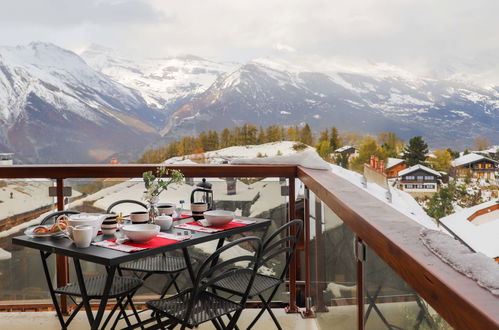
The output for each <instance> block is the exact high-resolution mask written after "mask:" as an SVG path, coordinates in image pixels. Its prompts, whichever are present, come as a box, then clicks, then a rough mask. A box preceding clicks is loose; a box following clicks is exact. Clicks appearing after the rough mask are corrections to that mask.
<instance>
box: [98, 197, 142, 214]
mask: <svg viewBox="0 0 499 330" xmlns="http://www.w3.org/2000/svg"><path fill="white" fill-rule="evenodd" d="M120 204H137V205H140V206H142V207H143V208H144V209H146V210H147V205H146V204H144V203H142V202H140V201H136V200H134V199H121V200H119V201H116V202H114V203H112V204H111V205H109V207H108V208H107V210H106V213H111V211H112V210H113V208H114V207H115V206H117V205H120Z"/></svg>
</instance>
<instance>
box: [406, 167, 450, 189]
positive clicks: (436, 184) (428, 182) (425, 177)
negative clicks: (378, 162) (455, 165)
mask: <svg viewBox="0 0 499 330" xmlns="http://www.w3.org/2000/svg"><path fill="white" fill-rule="evenodd" d="M441 176H442V175H441V174H440V173H439V172H437V171H435V170H432V169H431V168H428V167H426V166H423V165H414V166H412V167H409V168H406V169H405V170H402V171H400V172H399V179H398V187H399V189H400V190H403V191H405V192H407V193H409V194H411V195H412V196H414V197H423V196H431V195H433V194H434V193H436V192H437V191H438V189H439V188H440V178H441Z"/></svg>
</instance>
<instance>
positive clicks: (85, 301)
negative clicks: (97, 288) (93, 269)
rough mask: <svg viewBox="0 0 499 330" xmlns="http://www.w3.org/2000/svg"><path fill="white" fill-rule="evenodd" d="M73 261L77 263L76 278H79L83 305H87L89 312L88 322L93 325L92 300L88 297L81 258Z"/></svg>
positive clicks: (86, 309) (87, 311)
mask: <svg viewBox="0 0 499 330" xmlns="http://www.w3.org/2000/svg"><path fill="white" fill-rule="evenodd" d="M73 263H74V265H75V272H76V278H77V279H78V286H79V287H80V292H81V299H82V301H83V306H84V307H85V313H87V319H88V323H90V325H93V324H94V316H93V314H92V309H91V307H90V300H89V299H88V295H87V288H86V287H85V280H84V279H83V272H82V270H81V265H80V260H79V259H76V258H74V259H73Z"/></svg>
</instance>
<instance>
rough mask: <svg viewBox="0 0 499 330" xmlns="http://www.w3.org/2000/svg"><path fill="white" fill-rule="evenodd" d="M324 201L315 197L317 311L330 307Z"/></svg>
mask: <svg viewBox="0 0 499 330" xmlns="http://www.w3.org/2000/svg"><path fill="white" fill-rule="evenodd" d="M323 218H324V214H323V213H322V202H321V201H320V200H319V199H318V198H316V199H315V244H314V251H315V253H314V266H315V274H314V275H315V276H314V280H315V290H314V291H315V294H314V297H315V311H316V312H327V311H328V309H327V307H326V304H325V303H324V290H325V289H326V279H325V275H326V270H325V265H326V261H325V260H324V250H325V246H324V234H323V232H322V221H323Z"/></svg>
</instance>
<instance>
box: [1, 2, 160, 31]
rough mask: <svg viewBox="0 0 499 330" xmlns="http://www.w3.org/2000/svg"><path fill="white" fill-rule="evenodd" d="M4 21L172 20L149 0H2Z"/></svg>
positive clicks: (95, 22)
mask: <svg viewBox="0 0 499 330" xmlns="http://www.w3.org/2000/svg"><path fill="white" fill-rule="evenodd" d="M1 6H2V7H1V10H0V22H1V24H2V25H6V24H13V23H14V24H17V25H19V26H21V25H25V24H27V25H30V26H32V27H35V26H43V27H54V28H60V27H64V28H71V27H76V26H79V25H82V24H87V25H99V26H102V27H105V26H113V25H130V24H151V23H158V22H162V21H165V20H168V19H169V18H168V16H166V15H165V14H163V13H162V12H160V11H158V10H156V9H155V8H154V7H152V6H151V4H150V3H149V2H148V1H141V0H85V1H68V0H15V1H2V5H1Z"/></svg>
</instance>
